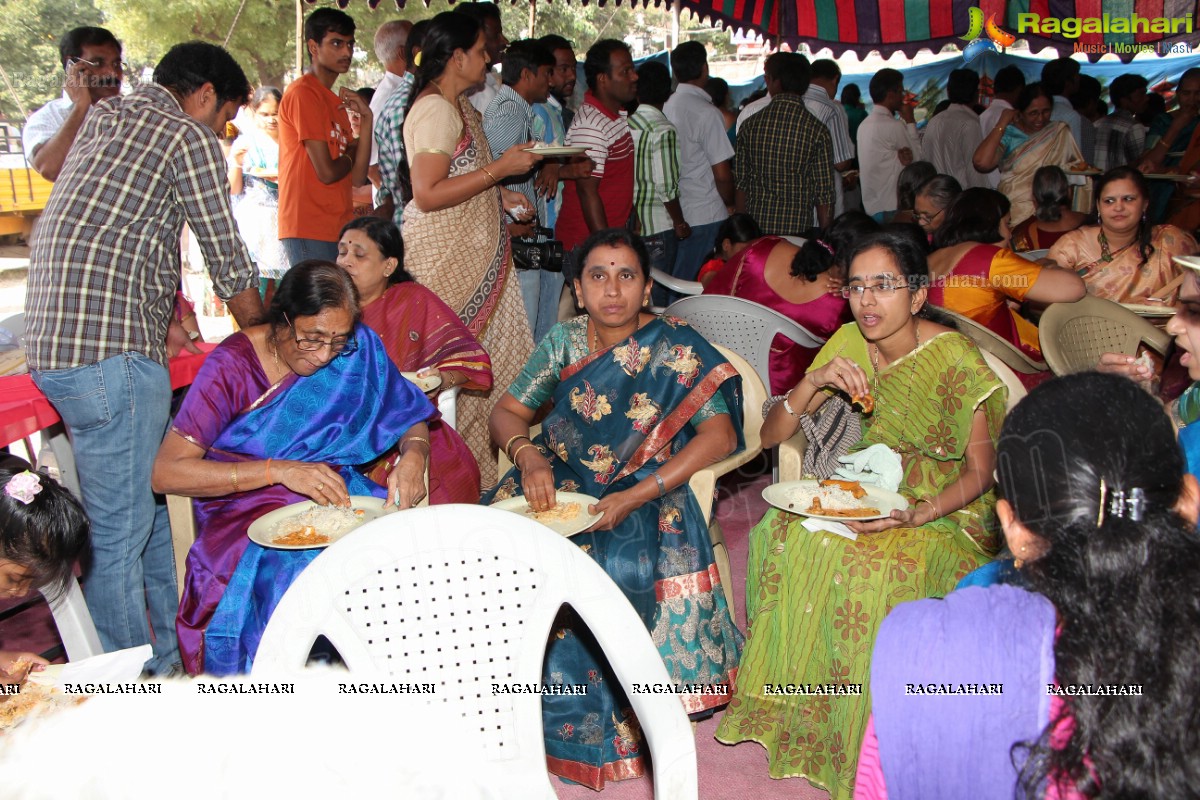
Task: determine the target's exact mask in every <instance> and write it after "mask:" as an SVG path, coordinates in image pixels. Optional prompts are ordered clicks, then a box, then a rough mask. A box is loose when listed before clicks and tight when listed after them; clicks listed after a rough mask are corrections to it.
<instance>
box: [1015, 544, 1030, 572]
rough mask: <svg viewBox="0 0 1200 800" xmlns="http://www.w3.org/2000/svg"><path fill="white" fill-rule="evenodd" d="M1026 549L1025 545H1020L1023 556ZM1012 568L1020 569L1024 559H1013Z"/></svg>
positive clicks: (1023, 564)
mask: <svg viewBox="0 0 1200 800" xmlns="http://www.w3.org/2000/svg"><path fill="white" fill-rule="evenodd" d="M1027 549H1028V548H1027V547H1026V546H1025V545H1021V553H1022V554H1023V553H1024V552H1025V551H1026V550H1027ZM1013 566H1014V567H1015V568H1017V569H1020V568H1021V567H1023V566H1025V559H1023V558H1014V559H1013Z"/></svg>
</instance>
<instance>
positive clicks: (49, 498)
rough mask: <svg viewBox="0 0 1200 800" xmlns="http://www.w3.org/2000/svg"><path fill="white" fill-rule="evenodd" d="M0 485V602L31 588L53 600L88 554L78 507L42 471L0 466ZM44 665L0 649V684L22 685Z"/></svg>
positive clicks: (84, 524)
mask: <svg viewBox="0 0 1200 800" xmlns="http://www.w3.org/2000/svg"><path fill="white" fill-rule="evenodd" d="M0 486H3V487H4V488H3V491H0V598H4V599H10V598H17V597H24V596H25V595H27V594H29V593H30V592H31V591H33V590H34V589H35V588H40V589H42V590H43V591H45V592H46V593H47V595H48V596H49V597H51V598H57V597H58V596H60V595H61V594H62V593H63V592H65V591H66V589H67V586H68V585H69V583H70V581H72V580H74V569H75V562H76V561H78V560H79V559H80V558H81V557H82V556H83V555H84V553H86V552H87V550H88V521H87V517H86V516H85V515H84V513H83V507H82V506H81V505H79V501H78V500H76V499H75V497H74V496H73V495H72V494H71V493H70V492H68V491H67V490H66V489H64V488H63V487H62V486H60V485H59V484H57V483H56V482H55V481H54V480H52V479H51V478H50V477H48V476H47V475H46V474H45V473H42V472H31V471H30V470H27V469H26V470H18V469H12V468H9V467H5V468H0ZM49 663H50V662H49V661H47V660H46V659H44V658H42V657H41V656H39V655H37V654H36V653H25V652H15V651H11V650H0V683H24V682H25V678H27V677H28V676H29V673H30V672H34V671H38V670H42V669H45V667H46V665H47V664H49Z"/></svg>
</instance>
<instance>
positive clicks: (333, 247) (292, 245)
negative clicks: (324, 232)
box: [279, 239, 338, 267]
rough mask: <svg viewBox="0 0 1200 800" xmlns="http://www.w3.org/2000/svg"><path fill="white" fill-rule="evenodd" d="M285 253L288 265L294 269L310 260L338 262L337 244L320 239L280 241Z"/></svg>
mask: <svg viewBox="0 0 1200 800" xmlns="http://www.w3.org/2000/svg"><path fill="white" fill-rule="evenodd" d="M279 241H280V243H281V244H282V245H283V252H285V253H287V258H288V263H289V264H291V265H292V266H293V267H294V266H296V265H297V264H299V263H300V262H301V261H308V260H309V259H310V258H316V259H320V260H321V261H337V254H338V253H337V242H323V241H321V240H320V239H280V240H279Z"/></svg>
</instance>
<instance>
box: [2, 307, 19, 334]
mask: <svg viewBox="0 0 1200 800" xmlns="http://www.w3.org/2000/svg"><path fill="white" fill-rule="evenodd" d="M0 328H4V329H5V330H6V331H8V332H9V333H11V334H12V335H13V336H15V337H16V338H18V339H20V338H21V337H22V336H24V335H25V312H23V311H22V312H21V313H19V314H13V315H12V316H8V317H5V318H4V319H0Z"/></svg>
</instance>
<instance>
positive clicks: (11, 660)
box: [0, 650, 50, 685]
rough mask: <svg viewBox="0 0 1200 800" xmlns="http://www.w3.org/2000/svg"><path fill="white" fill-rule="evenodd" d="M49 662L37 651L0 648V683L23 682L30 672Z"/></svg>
mask: <svg viewBox="0 0 1200 800" xmlns="http://www.w3.org/2000/svg"><path fill="white" fill-rule="evenodd" d="M49 665H50V662H49V661H47V660H46V659H44V658H42V657H41V656H39V655H38V654H37V653H25V652H17V651H15V650H0V683H15V684H18V685H20V684H23V683H25V679H26V678H28V677H29V673H31V672H41V671H42V670H44V669H45V668H46V667H47V666H49Z"/></svg>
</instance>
